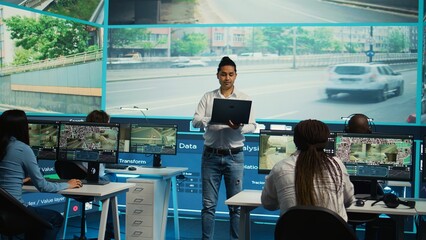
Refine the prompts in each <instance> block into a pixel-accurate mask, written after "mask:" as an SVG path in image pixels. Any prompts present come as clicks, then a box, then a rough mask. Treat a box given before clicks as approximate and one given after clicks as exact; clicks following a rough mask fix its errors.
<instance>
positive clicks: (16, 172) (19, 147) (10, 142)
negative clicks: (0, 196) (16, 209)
mask: <svg viewBox="0 0 426 240" xmlns="http://www.w3.org/2000/svg"><path fill="white" fill-rule="evenodd" d="M27 176H29V177H30V179H31V182H32V183H33V184H34V186H35V187H36V188H37V190H38V191H40V192H52V193H53V192H58V191H60V190H63V189H67V188H79V187H81V186H82V184H81V181H80V180H78V179H71V180H69V181H68V182H65V183H52V182H48V181H46V180H45V179H44V177H43V175H42V173H41V171H40V167H39V166H38V164H37V160H36V157H35V155H34V152H33V151H32V149H31V148H30V146H29V132H28V119H27V116H26V114H25V112H24V111H22V110H7V111H5V112H3V114H2V115H1V116H0V187H1V188H3V189H4V190H6V191H7V192H8V193H10V194H11V195H12V196H14V197H15V198H16V199H17V200H19V201H20V202H21V203H22V204H24V205H25V206H27V208H28V209H29V210H30V211H33V212H34V213H36V214H38V215H39V216H40V217H42V218H43V219H46V220H47V221H48V222H50V223H51V224H52V226H53V229H51V230H49V229H41V230H40V231H39V232H32V233H30V234H31V236H26V237H29V238H30V239H56V235H57V233H58V232H59V230H60V228H61V226H62V222H63V216H62V215H61V214H60V213H59V212H57V211H54V210H50V209H47V208H41V207H32V206H28V205H27V204H26V203H25V202H24V200H23V199H22V185H23V182H24V179H25V178H26V177H27Z"/></svg>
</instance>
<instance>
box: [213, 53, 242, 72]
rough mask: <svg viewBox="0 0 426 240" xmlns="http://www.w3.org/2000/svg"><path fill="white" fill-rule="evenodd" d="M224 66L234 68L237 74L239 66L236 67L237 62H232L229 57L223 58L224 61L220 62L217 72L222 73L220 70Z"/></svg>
mask: <svg viewBox="0 0 426 240" xmlns="http://www.w3.org/2000/svg"><path fill="white" fill-rule="evenodd" d="M223 66H233V67H234V70H235V72H237V65H235V62H234V61H232V60H231V59H230V58H229V57H228V56H225V57H223V58H222V60H220V63H219V66H218V67H217V72H218V73H219V72H220V69H221V68H222V67H223Z"/></svg>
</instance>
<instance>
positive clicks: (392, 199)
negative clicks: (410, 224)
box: [371, 193, 416, 208]
mask: <svg viewBox="0 0 426 240" xmlns="http://www.w3.org/2000/svg"><path fill="white" fill-rule="evenodd" d="M381 201H383V202H384V203H385V205H386V207H388V208H397V207H398V206H399V204H402V205H404V206H407V207H410V208H414V207H415V206H416V202H415V201H402V200H401V199H399V198H398V197H397V196H396V195H395V194H393V193H386V194H385V195H383V197H381V198H380V199H379V200H377V201H375V202H373V203H372V204H371V206H374V205H375V204H376V203H378V202H381Z"/></svg>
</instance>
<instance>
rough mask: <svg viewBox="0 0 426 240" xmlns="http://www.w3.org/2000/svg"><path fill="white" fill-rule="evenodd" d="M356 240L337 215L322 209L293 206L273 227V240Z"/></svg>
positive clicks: (347, 226) (351, 231)
mask: <svg viewBox="0 0 426 240" xmlns="http://www.w3.org/2000/svg"><path fill="white" fill-rule="evenodd" d="M281 239H285V240H305V239H306V240H311V239H327V240H330V239H333V240H334V239H336V240H356V235H355V233H354V232H353V230H352V229H351V228H350V227H349V225H348V224H347V223H346V221H345V220H344V219H343V218H342V217H340V216H339V215H338V214H337V213H335V212H333V211H331V210H329V209H327V208H323V207H315V206H295V207H292V208H290V209H288V210H287V212H285V213H284V214H283V215H282V216H281V217H280V218H279V219H278V221H277V224H276V225H275V240H281Z"/></svg>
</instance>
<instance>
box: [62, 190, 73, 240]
mask: <svg viewBox="0 0 426 240" xmlns="http://www.w3.org/2000/svg"><path fill="white" fill-rule="evenodd" d="M70 203H71V199H70V198H68V197H65V207H64V223H63V224H62V239H65V237H66V235H67V225H68V215H69V210H70Z"/></svg>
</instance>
